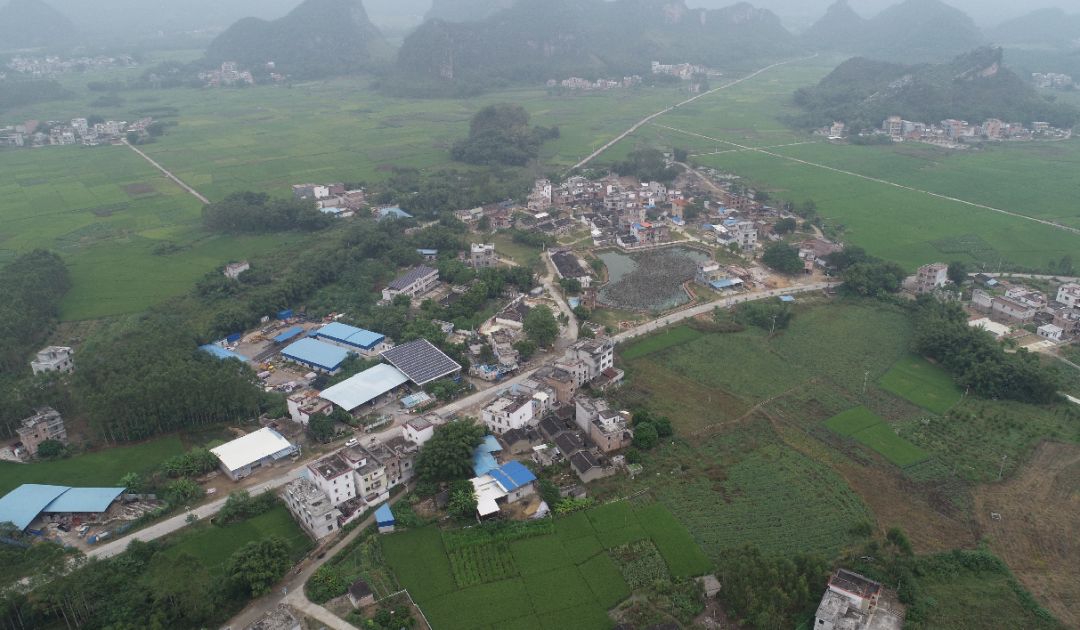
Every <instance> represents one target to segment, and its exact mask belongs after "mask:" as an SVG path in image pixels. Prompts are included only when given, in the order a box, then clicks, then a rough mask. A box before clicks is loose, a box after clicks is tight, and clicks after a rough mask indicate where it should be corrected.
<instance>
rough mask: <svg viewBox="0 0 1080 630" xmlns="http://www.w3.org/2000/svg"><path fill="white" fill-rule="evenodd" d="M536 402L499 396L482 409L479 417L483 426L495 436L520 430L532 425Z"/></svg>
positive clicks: (515, 397) (524, 398) (519, 397)
mask: <svg viewBox="0 0 1080 630" xmlns="http://www.w3.org/2000/svg"><path fill="white" fill-rule="evenodd" d="M535 414H536V402H535V401H534V400H533V399H532V398H530V397H528V396H500V397H499V398H497V399H496V400H495V402H493V403H491V404H490V405H488V406H486V407H484V410H483V411H482V412H481V417H482V419H483V421H484V426H486V427H487V428H488V430H489V431H491V432H492V433H494V434H495V435H502V434H503V433H506V432H507V431H510V430H511V429H521V428H524V427H526V426H529V425H530V424H532V423H533V420H534V418H535Z"/></svg>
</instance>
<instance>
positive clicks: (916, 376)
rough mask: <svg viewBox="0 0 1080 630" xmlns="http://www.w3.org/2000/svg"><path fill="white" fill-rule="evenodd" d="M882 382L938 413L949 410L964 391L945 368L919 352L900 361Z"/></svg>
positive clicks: (899, 394)
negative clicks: (920, 355)
mask: <svg viewBox="0 0 1080 630" xmlns="http://www.w3.org/2000/svg"><path fill="white" fill-rule="evenodd" d="M879 384H880V385H881V387H883V388H884V389H886V390H888V391H890V392H892V393H894V394H896V395H897V396H900V397H901V398H905V399H907V400H910V401H911V402H913V403H915V404H916V405H919V406H920V407H923V408H925V409H928V410H930V411H933V412H934V413H936V414H943V413H945V412H946V411H948V410H949V409H950V408H951V407H952V406H953V405H955V404H956V403H958V402H960V398H961V397H962V392H961V391H960V389H959V388H958V387H957V386H956V384H955V383H953V380H952V377H951V376H949V374H948V373H947V372H946V371H945V370H943V369H941V368H940V367H938V366H936V365H933V364H931V363H930V362H928V361H927V360H926V359H923V358H921V357H915V356H910V357H906V358H904V359H901V360H900V361H898V362H897V363H896V365H895V366H893V368H892V369H891V370H889V371H888V372H887V373H886V374H885V376H883V377H881V380H880V381H879Z"/></svg>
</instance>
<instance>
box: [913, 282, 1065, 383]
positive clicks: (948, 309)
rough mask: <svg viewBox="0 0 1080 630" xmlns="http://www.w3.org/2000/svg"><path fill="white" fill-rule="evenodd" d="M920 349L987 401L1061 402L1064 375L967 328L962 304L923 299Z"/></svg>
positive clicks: (917, 316)
mask: <svg viewBox="0 0 1080 630" xmlns="http://www.w3.org/2000/svg"><path fill="white" fill-rule="evenodd" d="M912 312H913V317H914V320H915V350H916V351H917V352H918V353H919V354H922V355H923V356H926V357H929V358H931V359H933V360H935V361H937V362H938V363H940V364H941V366H942V367H944V368H945V369H946V370H947V371H948V372H949V373H950V374H952V375H953V377H954V378H955V379H956V381H957V383H958V384H959V385H960V386H961V387H966V388H969V389H970V390H971V391H972V392H974V393H975V394H978V395H979V396H982V397H984V398H1003V399H1006V400H1015V401H1019V402H1025V403H1033V404H1043V403H1050V402H1054V401H1056V400H1058V398H1059V394H1058V391H1059V389H1060V387H1061V375H1060V373H1059V372H1058V371H1057V370H1056V369H1053V368H1050V367H1047V366H1045V365H1043V363H1042V362H1041V361H1040V360H1039V358H1038V356H1036V355H1034V354H1031V353H1029V352H1027V351H1026V350H1023V349H1021V350H1020V351H1018V352H1015V353H1008V352H1005V348H1004V347H1003V346H1002V345H1001V344H1000V343H998V342H997V341H996V340H995V339H994V338H993V337H992V336H991V335H990V334H989V333H987V332H985V331H983V330H981V329H978V328H972V327H971V326H969V325H968V318H967V314H966V313H965V312H964V310H963V308H961V307H960V306H959V305H958V304H955V303H948V304H947V303H944V302H941V301H939V300H937V299H936V298H934V297H932V296H925V295H924V296H920V297H919V299H918V300H916V302H915V304H914V305H913V306H912Z"/></svg>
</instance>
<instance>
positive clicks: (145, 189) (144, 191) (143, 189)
mask: <svg viewBox="0 0 1080 630" xmlns="http://www.w3.org/2000/svg"><path fill="white" fill-rule="evenodd" d="M124 192H126V193H127V194H128V195H130V196H132V197H140V196H143V195H150V194H153V193H156V192H157V189H156V188H154V187H153V185H151V184H145V183H143V184H128V185H127V186H124Z"/></svg>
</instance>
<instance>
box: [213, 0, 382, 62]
mask: <svg viewBox="0 0 1080 630" xmlns="http://www.w3.org/2000/svg"><path fill="white" fill-rule="evenodd" d="M385 45H386V44H385V41H384V40H383V38H382V35H381V34H380V33H379V30H378V29H377V28H375V26H374V25H373V24H372V23H371V20H369V19H368V16H367V12H366V11H365V10H364V5H363V4H362V3H361V1H360V0H305V1H304V3H303V4H301V5H300V6H298V7H296V8H295V9H293V10H292V11H290V12H289V13H288V14H287V15H286V16H284V17H282V18H280V19H277V20H274V21H269V22H268V21H266V20H261V19H259V18H245V19H243V20H240V21H239V22H237V23H235V24H233V25H232V26H230V27H229V28H228V29H227V30H226V31H225V32H224V33H222V34H221V35H219V36H218V37H217V38H215V39H214V41H213V42H212V43H211V44H210V47H209V48H208V49H207V51H206V58H205V59H206V61H207V62H208V63H211V64H217V63H221V62H223V61H237V62H239V63H240V64H241V65H244V66H261V65H263V64H265V63H267V62H268V61H273V62H274V63H275V64H276V67H277V69H278V71H279V72H283V73H286V74H297V75H302V76H304V77H308V78H311V77H323V76H332V75H341V74H353V73H356V72H359V71H362V70H370V69H371V67H372V63H373V62H374V61H376V60H377V59H378V58H379V57H380V56H382V55H384V54H386V50H385Z"/></svg>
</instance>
